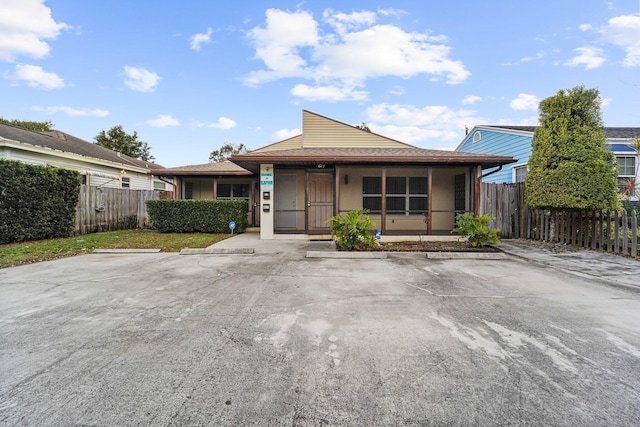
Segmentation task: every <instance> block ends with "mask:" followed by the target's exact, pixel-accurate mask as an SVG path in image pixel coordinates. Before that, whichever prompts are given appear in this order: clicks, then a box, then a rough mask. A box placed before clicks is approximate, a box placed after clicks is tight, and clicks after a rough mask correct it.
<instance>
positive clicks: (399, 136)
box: [366, 103, 485, 149]
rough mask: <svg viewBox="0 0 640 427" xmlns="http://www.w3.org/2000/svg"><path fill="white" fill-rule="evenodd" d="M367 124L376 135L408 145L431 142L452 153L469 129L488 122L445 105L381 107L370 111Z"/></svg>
mask: <svg viewBox="0 0 640 427" xmlns="http://www.w3.org/2000/svg"><path fill="white" fill-rule="evenodd" d="M366 116H367V123H369V127H370V128H371V130H372V131H373V132H375V133H379V134H381V135H385V136H387V137H389V138H393V139H396V140H399V141H403V142H407V143H415V142H421V141H422V142H428V143H430V144H432V145H435V146H436V148H441V149H451V148H454V147H455V145H457V142H459V141H460V140H461V139H462V138H463V137H464V129H465V127H467V126H471V125H477V124H483V123H485V120H484V119H482V118H481V117H478V116H477V115H476V112H475V111H473V110H452V109H450V108H449V107H447V106H443V105H432V106H426V107H422V108H420V107H416V106H414V105H399V104H386V103H384V104H377V105H373V106H371V107H369V108H368V109H367V110H366Z"/></svg>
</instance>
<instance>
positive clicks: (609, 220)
mask: <svg viewBox="0 0 640 427" xmlns="http://www.w3.org/2000/svg"><path fill="white" fill-rule="evenodd" d="M527 222H528V227H527V235H526V237H527V238H528V239H534V240H544V241H547V242H557V243H566V244H571V245H575V246H581V247H583V248H588V249H599V250H602V251H607V252H612V253H615V254H621V255H625V256H632V257H636V256H638V215H637V213H636V211H635V210H632V211H631V213H627V212H626V211H624V210H623V211H622V212H618V211H599V212H598V211H596V212H549V211H542V210H539V209H536V210H534V209H527Z"/></svg>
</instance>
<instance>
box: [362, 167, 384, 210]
mask: <svg viewBox="0 0 640 427" xmlns="http://www.w3.org/2000/svg"><path fill="white" fill-rule="evenodd" d="M362 208H363V209H368V210H369V212H370V213H373V214H379V213H380V212H381V211H382V178H381V177H379V176H365V177H363V178H362Z"/></svg>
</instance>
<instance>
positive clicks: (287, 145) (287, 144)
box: [252, 135, 302, 153]
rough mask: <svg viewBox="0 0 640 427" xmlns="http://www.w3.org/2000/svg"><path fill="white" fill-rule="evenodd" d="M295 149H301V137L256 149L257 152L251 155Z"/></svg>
mask: <svg viewBox="0 0 640 427" xmlns="http://www.w3.org/2000/svg"><path fill="white" fill-rule="evenodd" d="M295 148H302V135H298V136H294V137H293V138H289V139H285V140H284V141H280V142H276V143H275V144H271V145H267V146H266V147H262V148H258V149H257V150H253V151H252V153H266V152H269V151H278V150H291V149H295Z"/></svg>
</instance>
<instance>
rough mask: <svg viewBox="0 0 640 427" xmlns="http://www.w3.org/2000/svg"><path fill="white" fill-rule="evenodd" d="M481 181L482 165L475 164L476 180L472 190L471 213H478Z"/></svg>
mask: <svg viewBox="0 0 640 427" xmlns="http://www.w3.org/2000/svg"><path fill="white" fill-rule="evenodd" d="M481 182H482V167H481V166H479V165H478V166H476V182H475V188H474V192H473V213H474V215H480V183H481Z"/></svg>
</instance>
